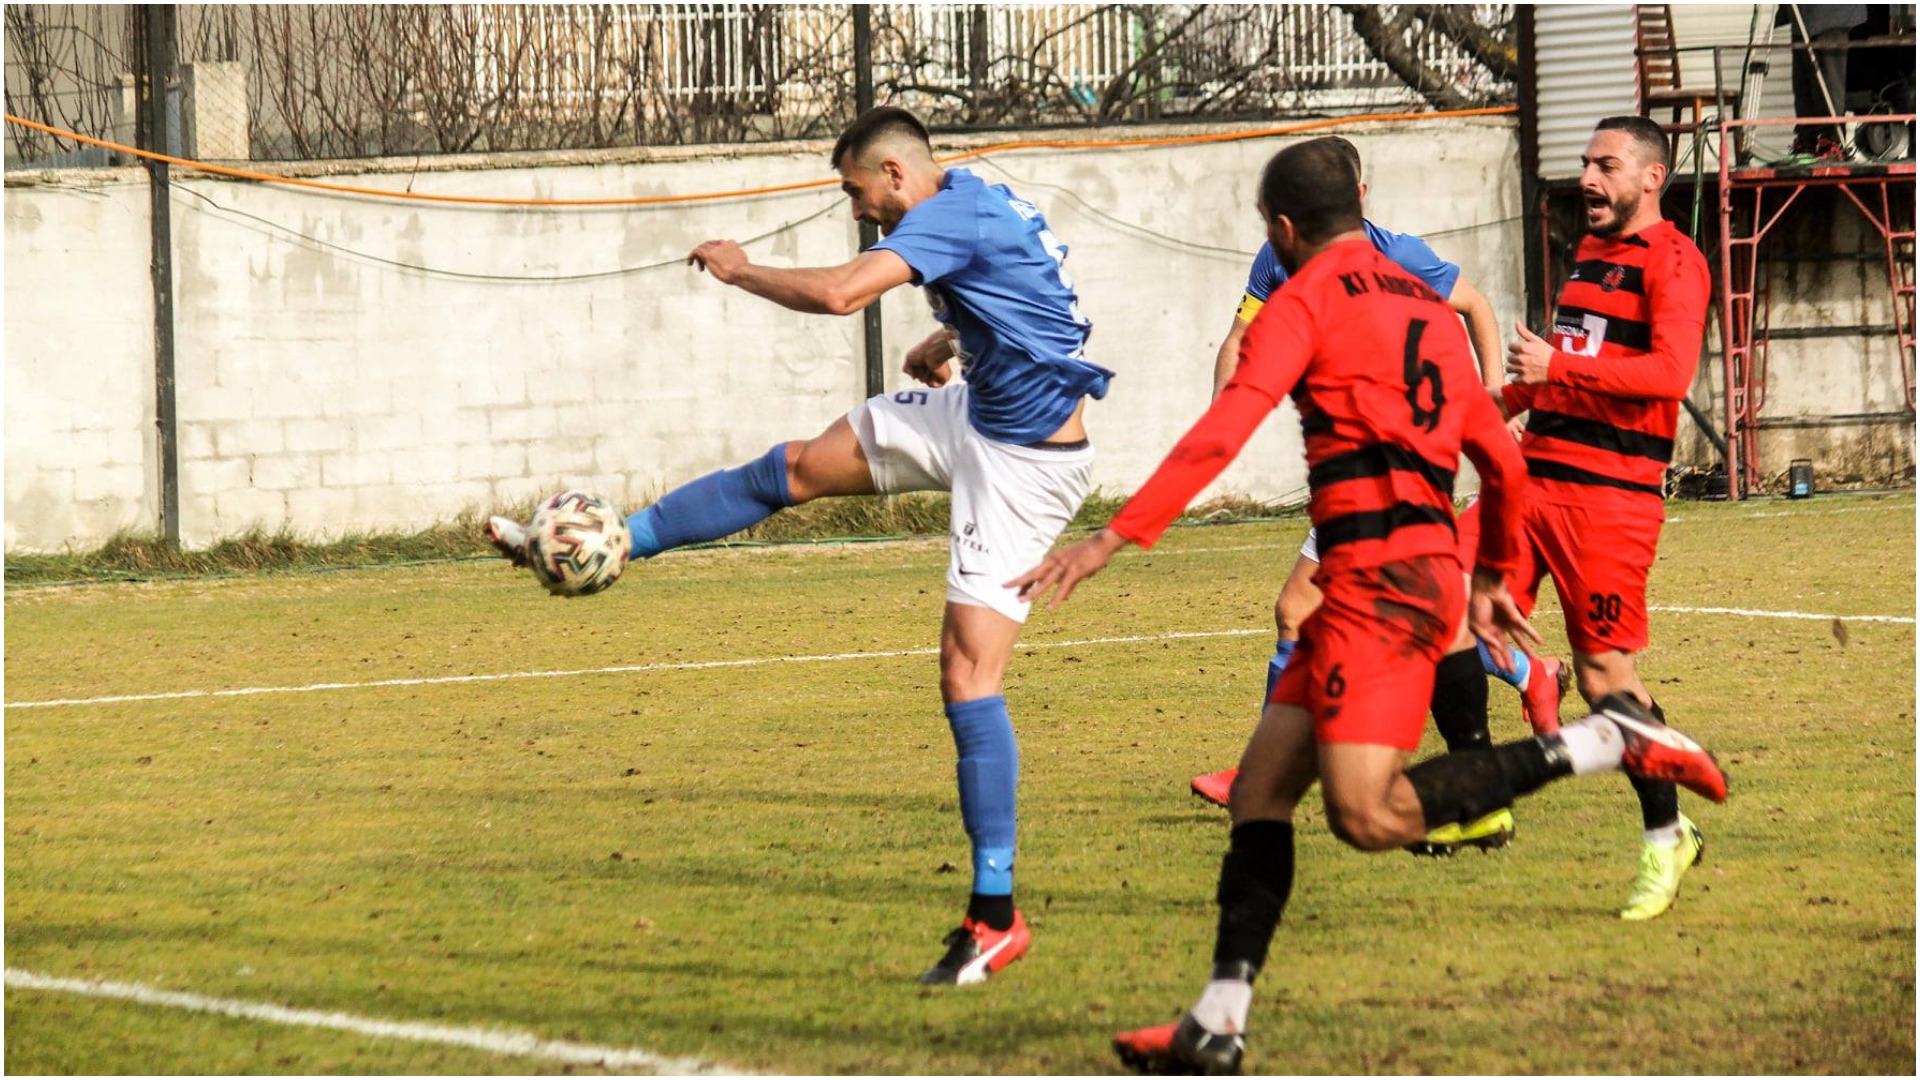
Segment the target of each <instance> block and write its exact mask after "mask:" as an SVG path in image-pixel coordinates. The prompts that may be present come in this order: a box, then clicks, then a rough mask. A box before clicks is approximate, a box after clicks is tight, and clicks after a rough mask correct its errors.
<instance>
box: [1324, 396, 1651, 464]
mask: <svg viewBox="0 0 1920 1080" xmlns="http://www.w3.org/2000/svg"><path fill="white" fill-rule="evenodd" d="M1527 433H1528V434H1529V435H1538V436H1540V437H1542V438H1546V439H1560V440H1562V441H1563V442H1570V443H1579V444H1580V445H1581V446H1591V447H1593V448H1594V449H1596V450H1605V451H1608V452H1609V453H1614V454H1625V455H1627V456H1628V457H1638V458H1647V459H1648V460H1650V461H1657V462H1659V463H1660V464H1662V465H1666V464H1668V463H1670V462H1672V461H1673V440H1672V439H1663V438H1661V437H1660V436H1658V435H1649V434H1647V433H1646V432H1644V431H1632V430H1630V429H1628V428H1623V427H1615V426H1614V425H1612V424H1609V423H1607V422H1605V421H1603V420H1589V419H1587V418H1586V417H1584V416H1568V415H1567V414H1566V413H1557V412H1546V411H1544V410H1541V409H1534V410H1532V411H1531V412H1529V413H1528V414H1527ZM1308 475H1309V476H1311V475H1312V474H1311V473H1309V474H1308Z"/></svg>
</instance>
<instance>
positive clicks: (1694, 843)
mask: <svg viewBox="0 0 1920 1080" xmlns="http://www.w3.org/2000/svg"><path fill="white" fill-rule="evenodd" d="M1706 850H1707V838H1706V837H1705V836H1704V835H1702V834H1701V832H1700V826H1698V825H1695V824H1694V823H1693V822H1691V821H1689V820H1687V815H1685V814H1681V815H1680V842H1679V843H1678V844H1674V845H1672V846H1669V847H1663V846H1661V845H1659V844H1647V845H1646V846H1644V847H1642V848H1641V849H1640V872H1639V874H1638V875H1637V876H1636V877H1635V878H1634V879H1633V895H1632V896H1629V897H1628V898H1627V906H1626V907H1624V908H1621V909H1620V917H1621V918H1622V919H1625V920H1627V921H1628V922H1645V921H1646V920H1648V919H1654V918H1658V917H1660V916H1661V915H1664V914H1666V912H1667V909H1668V908H1670V907H1672V906H1673V901H1674V898H1675V897H1677V896H1679V895H1680V879H1681V878H1683V877H1685V876H1686V875H1687V871H1688V870H1691V869H1693V868H1694V867H1696V866H1698V865H1700V858H1701V856H1702V855H1704V854H1705V852H1706Z"/></svg>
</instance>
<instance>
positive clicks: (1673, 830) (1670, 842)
mask: <svg viewBox="0 0 1920 1080" xmlns="http://www.w3.org/2000/svg"><path fill="white" fill-rule="evenodd" d="M1640 836H1641V839H1643V840H1645V841H1646V842H1647V843H1649V844H1652V845H1653V846H1655V847H1679V846H1680V821H1679V819H1678V818H1676V819H1674V822H1673V824H1671V825H1662V826H1660V827H1659V828H1657V829H1648V830H1647V831H1645V832H1643V833H1641V834H1640Z"/></svg>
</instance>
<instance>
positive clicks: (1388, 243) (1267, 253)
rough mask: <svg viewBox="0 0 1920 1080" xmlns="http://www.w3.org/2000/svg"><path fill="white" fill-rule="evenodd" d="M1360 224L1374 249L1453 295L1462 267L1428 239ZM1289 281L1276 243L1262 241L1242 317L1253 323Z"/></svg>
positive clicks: (1249, 276)
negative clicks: (1430, 243)
mask: <svg viewBox="0 0 1920 1080" xmlns="http://www.w3.org/2000/svg"><path fill="white" fill-rule="evenodd" d="M1360 224H1361V225H1362V226H1364V227H1365V228H1366V230H1367V239H1368V240H1371V241H1373V249H1374V250H1375V251H1378V252H1379V253H1380V254H1382V255H1385V256H1386V257H1387V258H1389V259H1392V260H1393V261H1394V262H1396V263H1398V264H1400V268H1401V269H1403V270H1405V271H1406V272H1407V273H1409V274H1412V275H1413V276H1414V277H1417V278H1419V279H1420V280H1421V281H1424V282H1426V283H1427V287H1428V288H1430V289H1432V290H1433V291H1434V292H1437V293H1439V294H1440V297H1441V299H1445V298H1447V297H1449V296H1452V295H1453V286H1454V284H1455V283H1456V282H1458V281H1459V280H1460V267H1458V266H1457V265H1455V264H1453V263H1450V262H1448V261H1447V260H1445V259H1443V258H1441V257H1440V256H1439V255H1437V254H1435V253H1434V250H1433V249H1432V248H1430V247H1428V246H1427V242H1426V241H1425V240H1422V239H1420V238H1419V237H1417V236H1410V235H1408V234H1406V233H1396V232H1388V231H1387V230H1385V229H1383V228H1381V227H1380V226H1378V225H1375V224H1374V223H1373V222H1371V221H1363V222H1361V223H1360ZM1286 283H1287V268H1286V267H1284V266H1281V265H1280V259H1279V257H1278V256H1276V255H1275V254H1274V253H1273V245H1272V244H1261V245H1260V254H1258V255H1255V256H1254V257H1253V269H1252V270H1251V271H1250V272H1249V273H1248V274H1247V296H1246V299H1244V300H1242V301H1241V302H1240V318H1241V320H1242V321H1243V322H1252V321H1253V317H1254V315H1255V314H1256V313H1258V312H1259V310H1260V307H1261V305H1262V304H1265V303H1266V302H1267V298H1268V297H1269V296H1272V295H1273V290H1275V289H1277V288H1279V287H1280V286H1282V285H1285V284H1286Z"/></svg>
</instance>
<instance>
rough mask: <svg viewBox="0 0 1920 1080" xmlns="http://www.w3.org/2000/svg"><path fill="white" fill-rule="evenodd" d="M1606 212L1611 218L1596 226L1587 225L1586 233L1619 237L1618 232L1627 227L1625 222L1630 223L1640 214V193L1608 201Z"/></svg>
mask: <svg viewBox="0 0 1920 1080" xmlns="http://www.w3.org/2000/svg"><path fill="white" fill-rule="evenodd" d="M1607 212H1608V213H1609V214H1611V215H1612V217H1610V218H1608V219H1606V220H1604V221H1602V222H1601V223H1600V224H1598V225H1594V224H1591V223H1590V224H1588V226H1587V231H1588V232H1591V233H1592V234H1593V235H1595V236H1601V237H1613V236H1619V235H1620V231H1621V230H1622V229H1625V228H1626V227H1627V222H1629V221H1632V220H1633V219H1634V217H1635V216H1637V215H1638V214H1639V213H1640V193H1639V192H1637V191H1636V192H1634V193H1633V194H1632V195H1630V196H1627V197H1626V198H1620V199H1611V200H1609V201H1608V202H1607Z"/></svg>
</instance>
